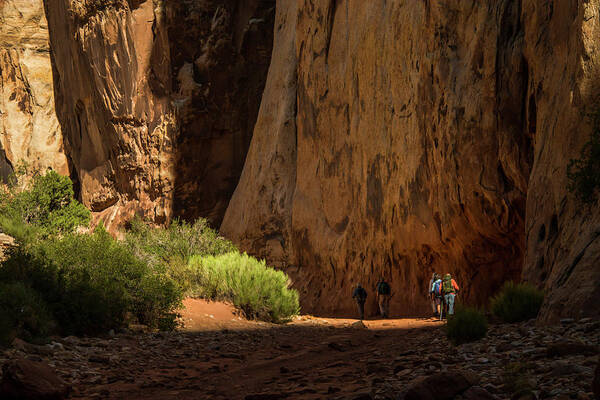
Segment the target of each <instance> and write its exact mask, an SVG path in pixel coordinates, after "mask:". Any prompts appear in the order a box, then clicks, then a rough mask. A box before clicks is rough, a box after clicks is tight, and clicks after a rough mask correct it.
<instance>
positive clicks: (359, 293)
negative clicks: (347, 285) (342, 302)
mask: <svg viewBox="0 0 600 400" xmlns="http://www.w3.org/2000/svg"><path fill="white" fill-rule="evenodd" d="M352 298H353V299H354V300H355V301H356V305H357V306H358V316H359V318H360V319H361V320H362V319H364V318H365V301H367V291H366V290H365V289H363V287H362V286H361V285H360V283H359V284H358V285H356V289H354V292H353V293H352Z"/></svg>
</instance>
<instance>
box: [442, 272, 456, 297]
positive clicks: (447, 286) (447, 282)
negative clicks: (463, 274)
mask: <svg viewBox="0 0 600 400" xmlns="http://www.w3.org/2000/svg"><path fill="white" fill-rule="evenodd" d="M442 291H443V292H444V294H450V293H454V286H453V285H452V277H451V276H450V274H446V276H444V282H443V283H442Z"/></svg>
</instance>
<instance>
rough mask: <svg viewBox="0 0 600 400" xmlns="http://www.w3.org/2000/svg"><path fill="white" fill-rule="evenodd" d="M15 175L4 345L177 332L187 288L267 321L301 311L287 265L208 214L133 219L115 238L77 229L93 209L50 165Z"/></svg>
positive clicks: (7, 228) (2, 309) (3, 269)
mask: <svg viewBox="0 0 600 400" xmlns="http://www.w3.org/2000/svg"><path fill="white" fill-rule="evenodd" d="M17 178H18V177H17ZM18 181H19V179H15V180H14V181H13V184H12V185H11V186H10V187H9V188H6V189H5V190H4V191H3V192H2V194H1V196H0V230H1V231H2V232H4V233H6V234H8V235H10V236H12V237H14V238H15V239H16V242H17V246H15V247H14V248H13V249H12V250H11V251H9V253H8V254H7V255H6V257H5V259H4V260H3V261H2V264H1V265H0V340H2V342H4V343H6V342H9V341H11V340H12V338H14V337H21V338H25V339H27V340H33V341H35V340H37V339H39V338H43V337H45V336H47V335H50V334H62V335H70V334H76V335H93V334H98V333H102V332H108V331H109V330H111V329H120V328H122V327H125V326H127V325H128V324H143V325H146V326H148V327H149V328H156V329H167V330H168V329H173V328H175V327H176V325H177V312H176V310H177V309H178V308H179V307H180V305H181V301H182V299H183V297H184V296H185V295H195V296H200V297H207V298H210V299H219V300H229V301H231V302H233V304H235V305H236V306H237V307H238V308H239V309H240V310H241V311H242V312H243V313H244V314H245V315H246V316H248V317H250V318H259V319H265V320H269V321H273V322H280V321H285V320H287V319H289V318H290V317H291V316H293V315H295V314H296V313H297V312H298V295H297V293H296V292H295V291H293V290H291V289H289V288H288V286H289V280H288V278H287V276H286V275H285V274H284V273H283V272H280V271H275V270H273V269H271V268H269V267H268V266H266V264H265V263H264V262H261V261H258V260H256V259H253V258H252V257H249V256H247V255H245V254H240V253H239V252H238V251H237V249H236V248H235V246H234V245H233V244H232V243H231V242H230V241H228V240H226V239H224V238H222V237H220V236H219V235H218V233H217V232H216V231H215V230H213V229H211V228H210V227H209V226H208V223H207V222H206V221H205V220H202V219H200V220H198V221H196V222H194V223H186V222H181V221H173V223H171V224H170V226H169V227H167V228H158V227H150V226H149V225H147V224H145V223H144V222H142V220H141V219H139V218H138V219H134V220H133V221H132V222H131V224H130V225H131V226H130V229H129V230H128V231H127V232H126V233H125V239H124V240H122V241H120V240H116V239H114V238H113V237H112V236H111V235H110V234H109V233H108V232H106V230H105V229H104V228H103V227H102V225H100V226H98V227H97V228H95V229H94V230H93V231H91V232H85V231H86V230H87V229H78V228H87V227H88V225H89V221H90V213H89V211H88V210H87V209H86V208H85V207H84V206H83V205H82V204H81V203H79V202H78V201H77V200H76V199H75V198H74V192H73V186H72V182H71V180H70V179H69V178H68V177H64V176H61V175H59V174H57V173H56V172H54V171H49V172H47V173H45V174H39V173H38V174H34V175H33V177H32V178H30V179H27V180H26V181H23V180H21V184H18ZM23 182H24V183H23ZM84 232H85V233H84Z"/></svg>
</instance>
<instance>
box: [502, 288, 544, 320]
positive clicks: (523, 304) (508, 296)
mask: <svg viewBox="0 0 600 400" xmlns="http://www.w3.org/2000/svg"><path fill="white" fill-rule="evenodd" d="M543 300H544V293H543V292H542V291H541V290H538V289H537V288H535V287H533V286H531V285H528V284H525V283H520V284H515V283H513V282H506V283H505V284H504V286H503V287H502V289H501V290H500V293H498V294H497V295H496V296H494V297H493V298H492V301H491V308H492V313H493V314H494V315H496V316H497V317H499V318H501V319H502V320H503V321H504V322H509V323H513V322H520V321H526V320H528V319H531V318H535V317H536V316H537V314H538V312H539V311H540V307H541V306H542V302H543Z"/></svg>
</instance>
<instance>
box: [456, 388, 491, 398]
mask: <svg viewBox="0 0 600 400" xmlns="http://www.w3.org/2000/svg"><path fill="white" fill-rule="evenodd" d="M462 398H463V400H495V399H497V397H496V396H494V395H492V394H490V392H488V391H487V390H485V389H484V388H482V387H481V386H473V387H470V388H469V389H467V390H466V391H465V392H464V393H463V394H462Z"/></svg>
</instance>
